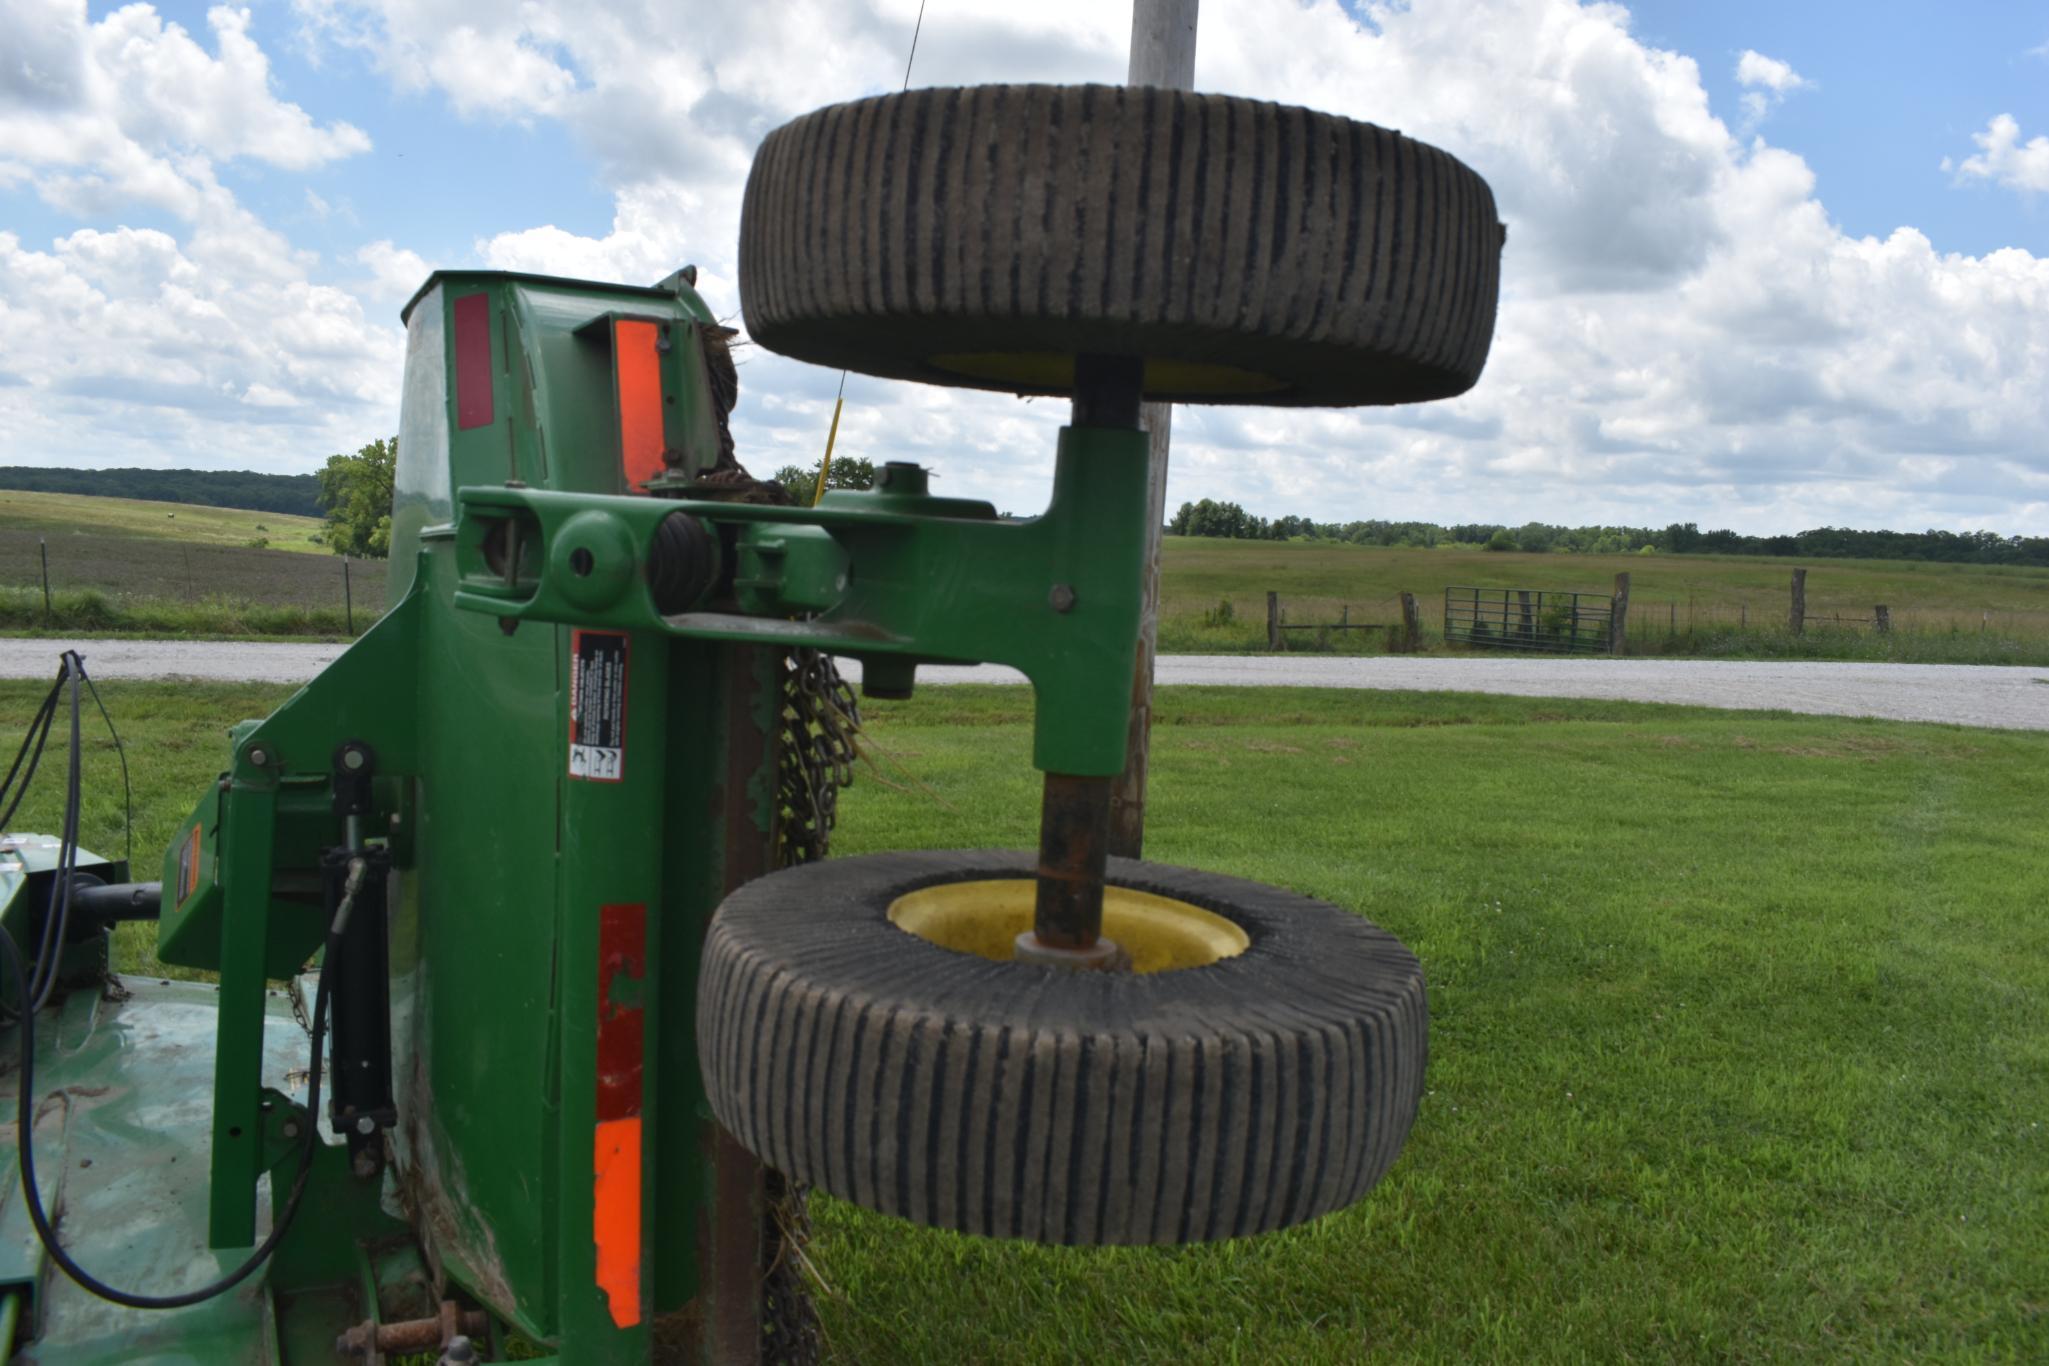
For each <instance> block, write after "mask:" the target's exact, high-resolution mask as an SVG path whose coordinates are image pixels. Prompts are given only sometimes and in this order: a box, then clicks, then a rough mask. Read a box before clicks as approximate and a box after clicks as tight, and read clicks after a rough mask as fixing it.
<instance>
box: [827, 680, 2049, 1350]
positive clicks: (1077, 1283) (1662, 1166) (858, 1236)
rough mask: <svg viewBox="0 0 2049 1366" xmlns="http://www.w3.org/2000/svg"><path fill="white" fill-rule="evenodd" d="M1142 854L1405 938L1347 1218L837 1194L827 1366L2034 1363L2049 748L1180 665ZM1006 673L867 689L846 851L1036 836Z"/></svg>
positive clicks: (2046, 1255) (2005, 737) (2044, 1168)
mask: <svg viewBox="0 0 2049 1366" xmlns="http://www.w3.org/2000/svg"><path fill="white" fill-rule="evenodd" d="M1160 701H1161V716H1160V720H1161V724H1160V725H1159V726H1158V727H1157V728H1156V729H1155V730H1154V732H1153V765H1152V789H1151V790H1152V798H1151V808H1150V811H1149V832H1150V833H1149V836H1148V853H1149V854H1150V855H1151V856H1152V857H1155V858H1158V859H1161V860H1164V861H1167V862H1174V863H1183V864H1189V865H1193V866H1197V867H1204V868H1213V869H1218V870H1223V871H1228V872H1232V873H1236V874H1241V875H1243V876H1247V877H1251V878H1256V879H1259V880H1262V881H1267V882H1273V883H1277V884H1280V885H1283V886H1288V887H1292V888H1295V889H1297V890H1300V891H1303V892H1307V893H1309V894H1312V895H1315V896H1320V897H1324V898H1326V899H1328V900H1330V901H1333V902H1335V903H1336V904H1338V905H1341V906H1345V907H1348V908H1351V909H1355V910H1357V911H1359V912H1360V913H1362V914H1364V915H1366V916H1368V917H1370V918H1372V919H1373V920H1375V921H1377V922H1378V923H1380V924H1382V925H1384V926H1386V927H1387V928H1389V929H1391V930H1393V931H1394V932H1395V933H1397V934H1398V935H1400V936H1401V937H1402V938H1403V939H1404V940H1405V941H1406V942H1407V943H1408V944H1409V945H1410V947H1411V948H1413V949H1414V950H1415V952H1416V953H1417V955H1418V956H1419V957H1420V958H1421V959H1422V962H1423V964H1424V968H1425V971H1426V973H1427V974H1428V976H1429V980H1430V987H1431V993H1430V999H1431V1011H1432V1038H1431V1071H1430V1081H1429V1087H1430V1094H1429V1096H1428V1098H1427V1099H1426V1100H1425V1102H1424V1105H1423V1110H1422V1114H1421V1116H1420V1118H1419V1120H1418V1123H1417V1127H1416V1129H1415V1131H1414V1134H1413V1136H1412V1137H1411V1139H1410V1141H1409V1145H1408V1148H1407V1150H1406V1152H1405V1154H1404V1156H1403V1157H1402V1158H1401V1160H1400V1161H1399V1162H1398V1163H1397V1165H1396V1167H1395V1169H1394V1171H1393V1173H1392V1175H1391V1176H1390V1177H1389V1179H1388V1180H1387V1181H1386V1182H1384V1183H1383V1184H1382V1185H1381V1186H1380V1187H1379V1188H1378V1189H1377V1190H1376V1191H1375V1192H1374V1193H1373V1194H1372V1195H1371V1196H1370V1197H1369V1198H1368V1199H1367V1200H1366V1201H1364V1202H1363V1203H1361V1204H1360V1205H1358V1206H1356V1207H1354V1208H1353V1209H1350V1210H1348V1211H1345V1212H1343V1213H1340V1214H1337V1215H1334V1216H1332V1217H1330V1218H1327V1219H1325V1220H1322V1221H1320V1222H1318V1223H1315V1224H1313V1225H1310V1226H1307V1227H1304V1228H1301V1229H1298V1230H1294V1231H1291V1232H1286V1233H1282V1234H1278V1235H1274V1236H1271V1237H1268V1238H1265V1239H1260V1240H1254V1241H1248V1242H1242V1243H1231V1244H1224V1245H1219V1246H1212V1247H1201V1248H1189V1249H1184V1250H1172V1251H1168V1250H1150V1249H1147V1250H1110V1251H1077V1250H1058V1249H1043V1248H1036V1247H1028V1246H1018V1245H1007V1244H999V1243H991V1242H986V1241H979V1240H976V1239H971V1238H966V1237H960V1236H956V1235H951V1234H945V1233H937V1232H931V1231H926V1230H920V1229H914V1228H912V1227H910V1226H909V1225H906V1224H903V1223H901V1222H898V1221H895V1220H891V1219H886V1218H882V1217H878V1216H874V1215H870V1214H866V1213H864V1212H861V1211H859V1210H856V1209H854V1208H852V1207H850V1206H847V1205H845V1204H842V1203H838V1202H834V1201H831V1200H825V1199H821V1200H819V1201H818V1202H817V1206H816V1211H815V1213H816V1217H817V1227H818V1238H817V1244H816V1246H815V1248H814V1250H813V1256H814V1258H815V1260H816V1261H817V1263H818V1266H819V1268H820V1270H821V1272H822V1274H823V1275H824V1276H825V1277H826V1279H827V1280H828V1282H829V1283H830V1284H831V1286H832V1288H833V1292H834V1293H833V1294H831V1295H829V1296H827V1297H825V1298H824V1300H823V1304H824V1307H825V1322H826V1329H827V1340H828V1342H829V1344H830V1345H831V1348H832V1356H833V1359H834V1360H838V1361H847V1362H861V1361H885V1360H889V1361H917V1362H956V1361H974V1362H1020V1363H1022V1362H1043V1361H1061V1360H1092V1361H1134V1362H1136V1361H1145V1362H1183V1361H1215V1362H1236V1361H1248V1362H1251V1361H1257V1362H1349V1361H1357V1360H1361V1359H1368V1358H1385V1359H1416V1360H1428V1361H1450V1360H1494V1361H1506V1360H1560V1361H1563V1360H1584V1359H1599V1360H1639V1361H1666V1360H1675V1359H1685V1360H1730V1359H1734V1360H1753V1361H1767V1360H1783V1359H1790V1358H1806V1359H1826V1360H1837V1359H1915V1358H1946V1359H1971V1358H1977V1359H1988V1360H2030V1359H2033V1360H2040V1359H2044V1358H2049V1322H2045V1319H2044V1313H2045V1311H2049V1234H2045V1232H2044V1230H2045V1229H2049V1026H2045V1024H2044V1020H2045V1018H2049V924H2045V920H2044V916H2043V907H2044V906H2045V904H2049V856H2045V854H2044V850H2045V848H2049V815H2045V813H2044V810H2043V806H2042V803H2041V800H2040V792H2041V778H2040V774H2041V772H2042V770H2043V765H2044V763H2045V761H2049V737H2044V736H2033V735H2009V734H1994V733H1990V732H1983V731H1967V730H1961V729H1951V728H1943V727H1931V726H1911V725H1900V724H1885V723H1877V722H1865V721H1853V720H1836V719H1828V718H1813V717H1793V716H1788V715H1771V714H1767V715H1760V714H1756V713H1746V714H1742V715H1732V714H1729V713H1716V712H1706V711H1694V710H1686V709H1679V708H1667V707H1651V706H1633V705H1621V704H1608V703H1598V702H1576V701H1543V700H1535V701H1532V700H1524V699H1510V698H1487V697H1471V696H1457V695H1439V696H1416V695H1399V694H1382V693H1346V694H1339V693H1315V692H1306V691H1305V692H1267V691H1264V690H1260V691H1252V690H1246V691H1230V690H1200V689H1170V690H1164V691H1163V692H1162V694H1161V698H1160ZM1027 716H1028V709H1027V704H1026V701H1025V698H1024V697H1023V695H1022V694H1021V693H1016V692H1005V691H1001V690H984V691H976V692H969V691H967V690H956V689H951V688H948V689H937V688H933V689H928V690H926V692H925V693H924V694H922V695H921V696H920V697H918V698H917V699H915V700H913V701H912V702H910V703H908V704H903V705H892V706H888V707H878V708H875V709H874V714H873V717H872V721H871V735H872V738H873V740H874V742H875V746H876V748H877V749H878V750H880V751H883V752H886V753H887V754H888V755H889V756H890V758H891V760H892V761H893V763H892V764H891V765H890V766H889V767H886V768H885V770H884V773H885V775H886V776H888V777H889V778H890V781H891V782H894V783H896V784H897V786H896V787H895V788H892V787H889V786H885V785H884V784H883V783H882V782H879V781H874V780H872V779H871V780H867V781H863V782H862V783H861V784H860V785H859V786H857V787H856V789H855V790H854V791H853V792H850V793H849V794H847V796H846V798H845V799H844V805H843V808H842V810H843V818H842V824H841V829H840V835H839V838H838V840H837V842H836V849H837V851H838V852H840V853H856V852H862V851H866V850H872V849H881V848H889V847H895V846H899V845H911V844H932V845H951V844H969V845H978V844H989V843H995V844H1008V845H1029V844H1030V842H1031V841H1032V839H1033V834H1034V830H1033V821H1034V814H1035V811H1036V803H1035V792H1034V783H1033V778H1032V775H1031V773H1030V770H1029V769H1028V767H1027V755H1028V752H1029V731H1028V726H1027Z"/></svg>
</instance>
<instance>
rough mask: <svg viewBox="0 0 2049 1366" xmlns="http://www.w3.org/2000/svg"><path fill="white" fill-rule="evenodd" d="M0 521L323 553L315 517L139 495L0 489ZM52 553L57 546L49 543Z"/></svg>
mask: <svg viewBox="0 0 2049 1366" xmlns="http://www.w3.org/2000/svg"><path fill="white" fill-rule="evenodd" d="M0 526H4V527H9V528H12V529H15V530H27V531H35V532H40V533H42V534H43V535H45V536H48V537H50V538H52V540H53V541H54V540H55V539H56V538H57V537H60V536H70V535H80V534H85V535H106V536H143V537H147V538H149V539H151V540H159V541H180V542H183V543H185V544H187V545H216V546H246V545H248V544H249V543H250V542H251V541H253V540H255V539H257V538H258V537H261V538H263V539H264V540H267V541H268V542H270V546H269V548H270V549H272V550H290V551H296V552H299V553H302V554H314V555H325V554H327V553H328V552H327V547H326V546H324V545H321V544H320V543H319V542H317V541H315V540H314V539H313V538H314V537H315V536H316V535H318V534H319V533H320V530H321V526H322V523H321V520H320V519H319V518H318V517H298V516H294V515H292V514H290V513H284V512H251V511H249V510H248V509H246V508H217V507H205V506H201V505H199V504H195V503H159V502H153V501H150V500H148V499H142V498H102V497H98V496H96V495H90V494H83V493H29V492H24V491H22V490H19V489H0ZM51 554H52V556H53V557H55V556H56V554H57V547H56V546H55V545H54V544H53V545H52V546H51Z"/></svg>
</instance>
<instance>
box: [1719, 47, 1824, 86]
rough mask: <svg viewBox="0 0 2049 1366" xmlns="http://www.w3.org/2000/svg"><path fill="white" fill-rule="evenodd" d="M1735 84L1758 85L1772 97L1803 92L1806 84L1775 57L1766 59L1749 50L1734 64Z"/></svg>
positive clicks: (1791, 69) (1760, 53)
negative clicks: (1772, 95) (1771, 94)
mask: <svg viewBox="0 0 2049 1366" xmlns="http://www.w3.org/2000/svg"><path fill="white" fill-rule="evenodd" d="M1736 83H1737V84H1738V85H1759V86H1763V87H1764V88H1765V89H1766V90H1769V91H1771V92H1772V93H1773V94H1774V95H1785V94H1790V93H1791V92H1793V91H1795V90H1804V89H1806V88H1807V84H1808V82H1807V81H1806V80H1805V79H1804V78H1802V77H1801V75H1800V73H1799V72H1797V71H1795V70H1793V68H1792V67H1791V66H1789V65H1788V64H1787V63H1785V62H1782V61H1780V60H1779V59H1778V58H1776V57H1767V56H1765V55H1764V54H1763V53H1762V52H1756V51H1753V50H1751V49H1750V48H1745V49H1744V50H1743V55H1742V56H1741V57H1740V58H1738V59H1737V62H1736Z"/></svg>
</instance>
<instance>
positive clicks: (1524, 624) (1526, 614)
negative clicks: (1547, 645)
mask: <svg viewBox="0 0 2049 1366" xmlns="http://www.w3.org/2000/svg"><path fill="white" fill-rule="evenodd" d="M1515 600H1516V604H1517V607H1518V609H1519V610H1518V611H1517V613H1516V620H1517V623H1518V629H1519V630H1521V632H1522V633H1523V640H1524V641H1525V642H1526V643H1527V642H1530V641H1534V640H1535V639H1536V638H1537V619H1536V618H1535V617H1533V616H1531V615H1530V594H1529V590H1528V589H1526V588H1519V589H1517V590H1516V594H1515Z"/></svg>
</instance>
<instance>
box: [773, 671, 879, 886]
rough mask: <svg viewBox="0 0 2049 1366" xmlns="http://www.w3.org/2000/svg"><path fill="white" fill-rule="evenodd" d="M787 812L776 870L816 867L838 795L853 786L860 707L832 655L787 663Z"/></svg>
mask: <svg viewBox="0 0 2049 1366" xmlns="http://www.w3.org/2000/svg"><path fill="white" fill-rule="evenodd" d="M782 719H783V747H782V760H781V763H780V765H779V768H778V772H777V775H776V789H777V791H776V799H777V801H778V803H779V804H780V805H781V807H782V812H781V814H782V820H781V821H780V822H779V824H780V826H781V835H780V838H779V845H780V847H779V849H778V850H777V854H778V857H777V864H778V865H779V866H781V867H784V868H787V867H790V866H792V865H793V864H798V863H811V862H814V861H815V860H818V859H822V858H824V857H825V856H826V853H827V852H828V851H829V849H830V848H831V845H832V827H833V822H834V821H835V820H836V819H837V818H838V814H839V791H840V789H841V788H843V787H846V786H848V785H850V784H851V783H852V782H853V781H854V758H855V754H856V750H855V742H856V737H857V736H858V735H859V734H860V731H861V706H860V703H859V702H857V701H856V700H855V699H854V690H853V688H852V687H851V686H849V685H848V683H847V681H846V679H844V678H842V677H840V671H839V670H838V669H837V668H835V667H834V666H833V662H832V656H830V655H827V654H822V653H820V652H819V651H817V650H813V649H808V648H799V649H795V650H792V651H790V652H789V654H787V655H786V656H784V659H783V717H782Z"/></svg>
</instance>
